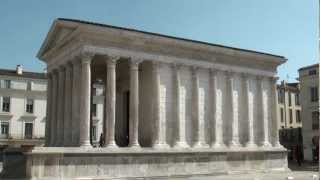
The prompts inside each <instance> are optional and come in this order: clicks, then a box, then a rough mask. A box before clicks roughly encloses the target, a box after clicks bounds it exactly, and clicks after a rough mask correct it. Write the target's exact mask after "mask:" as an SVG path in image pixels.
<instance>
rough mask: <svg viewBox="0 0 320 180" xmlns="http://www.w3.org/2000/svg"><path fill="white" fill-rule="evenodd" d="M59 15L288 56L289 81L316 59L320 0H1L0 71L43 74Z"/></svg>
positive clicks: (284, 69) (284, 74) (285, 72)
mask: <svg viewBox="0 0 320 180" xmlns="http://www.w3.org/2000/svg"><path fill="white" fill-rule="evenodd" d="M58 17H64V18H74V19H82V20H89V21H94V22H99V23H104V24H110V25H115V26H123V27H129V28H135V29H139V30H144V31H150V32H157V33H161V34H166V35H171V36H178V37H183V38H188V39H194V40H200V41H206V42H210V43H215V44H222V45H226V46H233V47H238V48H244V49H251V50H256V51H262V52H267V53H273V54H278V55H282V56H285V57H286V58H287V59H288V62H287V63H286V64H284V65H282V66H281V67H280V68H279V69H278V72H279V76H280V78H281V79H288V77H289V79H288V80H289V81H294V79H295V78H296V77H297V69H298V68H300V67H302V66H306V65H310V64H314V63H316V62H317V60H318V42H317V34H318V27H319V25H318V1H317V0H259V1H257V0H241V1H239V0H135V1H133V0H109V1H106V0H96V1H93V0H92V1H85V0H83V1H82V0H52V1H49V0H47V1H46V0H27V1H24V0H1V4H0V68H10V69H12V68H15V66H16V64H22V65H23V66H24V69H26V70H29V71H42V70H43V69H44V68H45V64H43V63H42V62H40V61H39V60H38V59H37V58H36V54H37V52H38V50H39V48H40V46H41V44H42V42H43V40H44V38H45V36H46V34H47V32H48V30H49V28H50V26H51V23H52V22H53V20H54V19H55V18H58Z"/></svg>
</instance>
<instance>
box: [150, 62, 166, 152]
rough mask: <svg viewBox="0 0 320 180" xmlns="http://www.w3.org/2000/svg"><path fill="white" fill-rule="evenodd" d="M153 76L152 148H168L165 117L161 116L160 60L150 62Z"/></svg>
mask: <svg viewBox="0 0 320 180" xmlns="http://www.w3.org/2000/svg"><path fill="white" fill-rule="evenodd" d="M152 73H153V74H152V77H153V91H154V92H153V94H154V99H153V108H154V109H153V114H154V132H153V145H152V147H153V148H168V147H169V145H168V144H167V141H166V119H165V118H161V115H160V114H161V110H160V108H161V105H160V102H161V101H160V97H161V96H160V62H156V61H153V62H152Z"/></svg>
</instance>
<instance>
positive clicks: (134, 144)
mask: <svg viewBox="0 0 320 180" xmlns="http://www.w3.org/2000/svg"><path fill="white" fill-rule="evenodd" d="M128 147H129V148H135V149H139V148H141V146H140V144H139V143H138V142H135V143H130V144H129V145H128Z"/></svg>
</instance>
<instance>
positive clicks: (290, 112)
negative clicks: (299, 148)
mask: <svg viewBox="0 0 320 180" xmlns="http://www.w3.org/2000/svg"><path fill="white" fill-rule="evenodd" d="M289 116H290V117H289V118H290V119H289V121H290V124H292V109H290V110H289Z"/></svg>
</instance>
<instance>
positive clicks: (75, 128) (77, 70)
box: [71, 58, 81, 146]
mask: <svg viewBox="0 0 320 180" xmlns="http://www.w3.org/2000/svg"><path fill="white" fill-rule="evenodd" d="M72 63H73V68H72V73H73V75H72V107H71V108H72V125H71V126H72V145H73V146H79V140H80V124H79V123H80V99H81V95H80V90H81V66H80V63H81V62H80V60H79V59H78V58H77V59H75V60H74V61H73V62H72Z"/></svg>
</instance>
